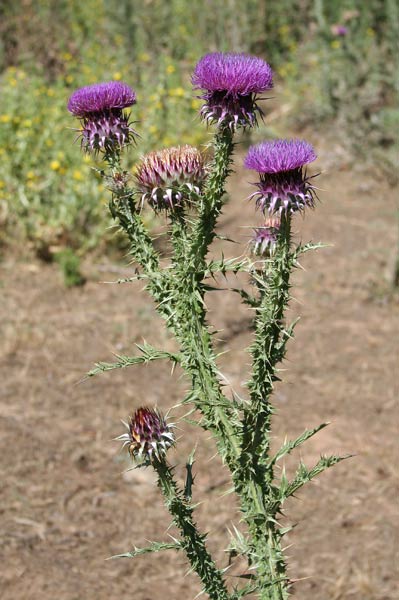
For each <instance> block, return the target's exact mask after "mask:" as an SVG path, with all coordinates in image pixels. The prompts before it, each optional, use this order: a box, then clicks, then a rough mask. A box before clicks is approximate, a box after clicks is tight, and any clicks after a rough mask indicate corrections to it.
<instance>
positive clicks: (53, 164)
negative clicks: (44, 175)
mask: <svg viewBox="0 0 399 600" xmlns="http://www.w3.org/2000/svg"><path fill="white" fill-rule="evenodd" d="M60 167H61V163H60V161H59V160H52V161H51V163H50V169H52V170H53V171H58V170H59V169H60Z"/></svg>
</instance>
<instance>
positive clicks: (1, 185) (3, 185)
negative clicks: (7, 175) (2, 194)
mask: <svg viewBox="0 0 399 600" xmlns="http://www.w3.org/2000/svg"><path fill="white" fill-rule="evenodd" d="M5 185H6V184H5V183H4V181H2V179H0V190H1V189H3V188H4V187H5Z"/></svg>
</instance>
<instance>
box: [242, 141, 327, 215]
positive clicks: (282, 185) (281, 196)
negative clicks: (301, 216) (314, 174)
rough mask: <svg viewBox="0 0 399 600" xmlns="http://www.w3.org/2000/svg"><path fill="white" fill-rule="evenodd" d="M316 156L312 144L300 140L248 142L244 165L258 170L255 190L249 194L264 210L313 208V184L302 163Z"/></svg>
mask: <svg viewBox="0 0 399 600" xmlns="http://www.w3.org/2000/svg"><path fill="white" fill-rule="evenodd" d="M315 159H316V154H315V151H314V149H313V146H311V144H309V143H308V142H305V141H303V140H271V141H267V142H261V143H260V144H257V145H256V146H251V147H250V149H249V150H248V154H247V156H246V158H245V161H244V165H245V167H246V168H247V169H252V170H254V171H257V172H258V173H259V174H260V182H259V183H256V184H255V185H256V186H257V188H258V191H256V192H254V193H253V194H251V196H250V198H256V205H257V207H258V208H261V210H262V211H263V212H264V213H265V212H266V211H268V212H269V214H270V215H272V214H274V213H279V214H281V213H283V212H285V213H292V212H296V211H298V210H299V211H301V210H304V208H305V207H306V206H309V207H311V208H313V206H314V201H313V197H314V196H315V195H316V194H315V192H314V188H313V186H312V185H310V184H309V178H308V177H306V173H305V174H304V173H303V167H304V166H305V165H307V164H308V163H310V162H313V161H314V160H315Z"/></svg>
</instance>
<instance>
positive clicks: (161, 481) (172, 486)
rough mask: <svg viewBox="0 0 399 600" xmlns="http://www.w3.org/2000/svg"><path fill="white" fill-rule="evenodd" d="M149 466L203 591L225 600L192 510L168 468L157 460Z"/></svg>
mask: <svg viewBox="0 0 399 600" xmlns="http://www.w3.org/2000/svg"><path fill="white" fill-rule="evenodd" d="M153 466H154V469H155V471H156V472H157V474H158V485H159V488H160V490H161V492H162V494H163V496H164V498H165V503H166V506H167V508H168V510H169V512H170V513H171V515H172V517H173V522H174V524H175V525H176V527H178V529H179V530H180V532H181V536H182V540H181V546H182V548H183V549H184V550H185V552H186V554H187V558H188V560H189V562H190V564H191V566H192V568H193V570H194V571H195V572H196V573H197V575H198V576H199V578H200V579H201V582H202V585H203V588H204V591H205V592H206V593H207V594H208V595H209V598H210V599H211V600H228V599H229V594H228V592H227V589H226V585H225V582H224V581H223V577H222V573H221V571H220V570H219V569H218V568H217V567H216V565H215V563H214V561H213V559H212V557H211V555H210V554H209V552H208V550H207V548H206V544H205V540H206V535H205V534H200V533H199V531H198V529H197V526H196V524H195V522H194V520H193V508H192V506H191V505H190V503H189V502H188V501H187V500H186V499H185V497H184V493H183V492H182V491H181V490H180V489H179V488H178V486H177V484H176V482H175V480H174V478H173V474H172V469H171V467H170V466H169V465H167V463H166V462H164V461H159V460H154V461H153Z"/></svg>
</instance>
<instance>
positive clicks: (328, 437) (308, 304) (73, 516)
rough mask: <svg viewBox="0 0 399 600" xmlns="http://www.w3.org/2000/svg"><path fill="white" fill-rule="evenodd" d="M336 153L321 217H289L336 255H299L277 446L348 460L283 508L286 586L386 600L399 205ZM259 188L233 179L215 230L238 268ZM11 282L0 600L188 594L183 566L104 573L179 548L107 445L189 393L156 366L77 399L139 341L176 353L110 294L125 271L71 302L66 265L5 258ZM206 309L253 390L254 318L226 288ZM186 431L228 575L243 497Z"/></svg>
mask: <svg viewBox="0 0 399 600" xmlns="http://www.w3.org/2000/svg"><path fill="white" fill-rule="evenodd" d="M330 150H331V149H330ZM338 150H339V149H338ZM338 154H339V152H338ZM331 156H332V154H331V153H330V151H329V153H327V152H325V153H324V154H323V155H322V156H321V159H320V161H319V165H320V164H321V167H322V168H324V167H327V169H328V171H329V173H327V174H326V175H324V176H323V177H322V178H320V184H319V185H321V186H322V187H323V188H324V189H325V190H326V191H325V192H322V193H321V196H322V203H321V204H319V205H318V206H317V209H316V210H315V211H314V212H313V213H309V214H308V215H307V216H306V218H305V219H302V218H297V219H296V224H295V229H296V239H297V240H298V241H299V240H300V239H303V240H304V241H306V240H308V239H312V240H313V241H318V240H323V241H324V242H327V243H329V244H332V245H331V246H329V247H328V248H326V249H323V250H320V251H318V252H317V253H313V254H312V255H307V256H306V258H304V259H303V267H304V270H298V271H297V272H296V274H295V285H294V288H293V295H294V297H295V301H293V302H292V303H291V315H290V316H292V317H295V316H296V315H298V314H300V315H301V322H300V324H299V325H298V327H297V330H296V338H295V340H294V341H293V342H292V343H291V345H290V349H289V354H288V359H287V360H286V361H285V363H284V365H283V366H284V369H285V370H284V373H283V380H284V382H283V383H282V384H280V385H279V386H278V388H277V390H276V393H275V398H274V400H275V404H276V406H277V409H278V411H277V414H276V417H275V419H274V435H275V444H276V445H277V444H278V443H279V442H281V441H282V440H283V439H284V437H285V436H288V437H293V436H295V435H297V434H299V433H301V432H302V431H303V429H304V428H305V427H312V426H315V425H317V424H318V423H319V422H322V421H331V425H330V426H329V427H328V428H327V429H325V430H323V431H322V432H321V433H320V434H319V435H318V436H317V437H316V438H314V439H312V440H311V441H310V442H308V443H307V445H306V446H304V447H303V449H302V450H301V452H299V453H297V454H296V456H295V457H293V458H292V459H290V462H289V464H288V468H290V465H291V467H292V465H293V464H294V463H295V461H296V460H298V459H299V458H300V457H301V458H302V459H303V460H304V461H305V462H307V463H308V464H311V463H313V462H315V461H316V460H317V458H318V457H319V455H320V453H331V452H334V453H351V454H354V455H355V456H354V457H353V458H352V459H350V460H347V461H345V462H344V463H341V464H340V465H338V466H336V467H334V468H333V469H331V470H330V471H329V472H327V473H326V474H324V475H322V476H321V477H320V478H319V479H318V480H317V481H315V482H314V483H313V484H311V485H309V486H308V487H307V488H306V489H304V490H303V491H301V493H300V494H299V498H298V499H296V500H292V501H290V502H289V503H288V504H287V506H286V511H285V512H286V523H287V524H288V523H298V526H297V527H296V528H295V529H294V530H293V532H292V533H291V534H289V536H288V538H287V544H291V547H290V548H289V550H288V551H287V554H288V556H289V572H290V576H291V578H292V579H296V580H298V582H297V583H295V585H294V589H293V591H294V596H295V597H296V598H298V599H301V600H305V599H306V600H308V599H313V598H314V599H316V600H394V598H397V595H396V593H397V591H396V592H395V589H396V590H397V587H396V585H397V581H396V582H395V578H396V577H397V572H395V568H396V567H397V564H398V561H397V552H398V492H397V463H398V446H397V432H398V413H397V396H398V387H397V379H396V384H395V378H397V370H398V345H397V339H398V337H397V336H398V305H397V302H396V300H395V296H394V295H392V294H391V293H390V290H389V281H388V276H389V273H390V269H392V268H393V260H394V253H395V244H396V243H397V240H396V228H397V223H396V219H395V207H394V191H393V190H390V189H389V188H388V187H387V186H384V184H383V183H381V181H380V180H377V178H375V177H373V176H372V174H365V173H363V172H362V171H360V170H359V171H354V170H352V169H351V170H350V169H349V168H348V167H347V166H346V165H345V161H342V160H341V161H338V162H339V163H340V164H339V165H338V163H337V161H334V160H332V159H331ZM338 167H339V168H338ZM250 178H251V176H250V175H249V174H248V173H242V172H241V173H239V174H236V175H234V176H233V178H232V181H231V182H230V184H229V185H230V190H231V202H230V204H228V206H227V207H226V209H225V214H224V216H223V218H222V220H221V226H220V232H221V233H223V234H225V235H227V236H228V237H232V238H234V239H236V240H238V241H239V242H240V243H241V245H240V246H239V245H234V244H229V243H226V244H225V245H224V252H225V255H227V256H229V255H230V256H233V255H238V254H240V253H242V252H244V251H245V244H246V241H247V239H248V237H249V235H250V233H249V232H250V230H249V229H247V228H246V227H247V226H250V225H253V224H255V223H258V224H259V223H260V216H259V215H256V216H255V217H254V213H253V207H252V206H251V205H250V204H249V203H248V202H246V201H245V200H243V199H244V198H245V197H246V196H247V195H248V193H249V189H250V188H249V186H248V184H247V181H248V180H249V179H250ZM217 252H218V248H216V249H215V254H217ZM0 268H1V286H2V294H3V300H2V303H1V306H0V313H1V318H0V327H1V388H0V431H1V438H0V449H1V468H2V476H1V490H0V535H1V563H0V589H1V590H2V592H1V597H2V600H25V599H27V600H28V599H29V600H50V599H54V598H57V599H59V600H94V599H95V600H110V599H112V600H117V599H119V598H132V599H133V598H134V599H135V600H163V599H164V598H165V597H167V598H172V599H176V600H190V599H192V598H194V597H195V596H196V594H197V593H198V592H199V590H200V588H199V585H198V581H197V579H196V576H195V575H193V574H187V571H188V568H187V564H186V562H185V559H184V557H183V556H182V555H180V554H178V555H177V554H174V553H173V552H170V553H165V554H163V555H156V556H152V557H148V556H144V557H141V558H137V559H135V560H129V559H119V560H111V561H106V560H105V559H106V558H107V557H109V556H111V555H113V554H116V553H120V552H124V551H127V550H129V549H132V548H133V547H134V546H135V545H136V546H143V545H145V544H146V540H167V539H168V525H169V517H168V514H167V513H166V511H165V510H164V508H163V506H162V501H161V498H160V497H159V493H158V490H157V487H156V482H155V480H154V477H153V475H152V473H151V471H150V469H147V470H146V469H140V470H133V471H129V472H125V470H126V468H127V467H128V466H129V465H128V463H127V461H126V458H125V457H124V455H122V454H120V453H119V452H118V446H117V445H116V444H115V442H112V441H111V440H112V438H114V437H115V436H116V435H118V434H120V433H122V427H121V424H120V421H119V419H120V418H126V417H127V416H128V415H129V413H131V412H132V411H133V410H134V409H135V408H136V407H138V406H139V405H141V404H143V403H145V404H158V405H159V406H160V407H161V408H162V409H163V410H168V409H169V408H171V407H172V406H174V405H175V404H176V403H177V402H178V401H179V400H180V399H181V398H182V397H183V395H184V391H185V390H186V389H187V382H186V381H184V380H183V379H182V378H181V373H179V372H178V371H176V372H175V373H174V374H173V375H171V373H170V368H169V367H168V365H163V364H159V363H157V364H153V365H151V366H149V367H130V368H129V369H126V370H123V371H113V372H111V373H108V374H105V375H100V376H98V377H96V378H92V379H89V380H87V381H86V382H84V383H80V384H78V385H77V382H78V381H79V380H80V379H81V378H82V376H83V375H84V373H85V372H86V371H87V370H88V369H90V368H91V366H92V365H93V363H94V362H95V361H98V360H112V352H116V353H120V354H123V353H125V354H129V353H130V354H132V353H133V352H134V343H135V342H141V341H142V339H143V338H145V339H146V340H147V341H149V342H151V343H153V344H154V345H158V346H161V347H165V348H172V347H173V342H172V341H171V340H170V339H169V338H168V335H167V334H166V333H165V332H164V330H163V328H162V324H161V322H160V321H159V320H158V318H157V316H156V314H155V312H154V308H153V306H152V304H151V302H150V301H149V299H148V298H147V297H146V295H145V293H144V292H142V289H141V288H142V284H140V283H137V284H136V283H135V284H126V285H111V284H105V283H101V281H105V280H108V281H109V280H113V279H116V278H118V277H120V276H124V275H129V273H130V272H131V269H130V268H129V267H128V266H127V264H126V262H123V261H120V262H119V263H118V264H115V263H111V262H107V261H105V259H104V261H102V262H101V261H99V260H98V259H96V260H95V262H94V263H93V262H89V261H88V262H87V263H86V264H85V266H84V270H85V275H86V276H87V278H88V282H87V283H86V285H85V286H84V287H82V288H75V289H71V290H67V289H65V288H64V287H63V284H62V281H61V277H60V274H59V272H58V269H57V267H56V266H55V265H43V264H40V263H37V262H34V261H31V260H28V261H27V260H24V261H22V260H15V259H13V258H12V257H11V256H10V255H7V258H6V259H4V260H3V262H2V263H1V265H0ZM229 283H230V284H234V281H233V280H230V281H229ZM207 302H208V304H209V307H210V309H211V313H210V320H211V322H212V324H213V325H214V326H215V327H216V328H217V329H219V330H220V334H219V335H218V338H219V339H220V341H218V342H217V344H218V348H219V349H220V350H229V352H228V353H227V354H224V356H223V358H222V359H221V371H222V373H223V375H224V377H226V379H227V380H228V381H229V383H230V385H231V386H233V387H234V388H235V389H236V390H237V391H238V392H239V393H242V394H243V393H245V388H243V387H242V386H243V382H245V379H246V377H247V374H248V362H249V356H248V354H247V353H245V351H244V350H245V348H247V347H248V345H249V344H250V340H251V331H250V327H249V324H250V322H249V316H250V315H249V312H248V311H247V310H246V309H245V308H244V307H238V306H237V303H238V297H237V295H235V294H233V293H231V292H228V291H225V292H218V293H214V294H213V296H212V294H211V295H210V296H209V297H208V298H207ZM172 414H173V415H174V419H178V418H179V416H181V415H182V414H183V413H182V411H181V409H174V410H172ZM179 427H181V429H182V431H180V432H179V434H181V438H180V440H179V442H178V445H177V449H176V451H172V452H171V454H170V458H171V460H172V461H173V462H174V463H175V464H176V465H177V468H176V474H177V476H178V477H179V478H180V479H182V478H183V476H184V463H185V460H186V458H187V456H188V454H189V452H190V451H191V450H192V448H193V446H194V445H195V444H196V442H197V441H198V450H197V462H196V465H195V473H196V479H195V484H196V485H195V488H194V491H195V497H194V498H195V500H196V501H197V500H198V501H201V502H202V504H201V505H200V506H199V508H198V521H199V522H200V524H201V525H203V527H204V528H206V530H208V531H209V532H210V534H209V539H210V546H211V548H212V549H214V550H215V552H216V555H217V557H218V560H219V561H220V564H221V565H226V564H227V561H228V557H227V555H226V554H224V553H223V552H222V551H221V550H220V549H221V548H223V547H224V546H225V545H226V543H227V539H228V533H227V528H229V527H230V525H231V522H232V519H235V520H236V522H237V519H238V513H237V509H236V506H235V504H234V499H233V497H232V496H231V495H230V496H223V493H224V492H225V491H226V489H228V487H229V481H228V477H227V473H226V472H225V471H224V469H223V468H222V466H221V465H220V463H219V461H218V459H217V458H214V454H215V450H214V443H213V440H211V439H209V437H208V436H204V435H202V433H201V431H199V430H196V429H194V428H192V427H191V426H189V425H187V424H185V423H184V422H180V423H179ZM395 553H396V557H395ZM395 565H396V567H395ZM235 573H236V572H235V571H234V570H233V571H232V575H231V581H233V582H236V581H237V580H236V579H235V577H234V574H235Z"/></svg>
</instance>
